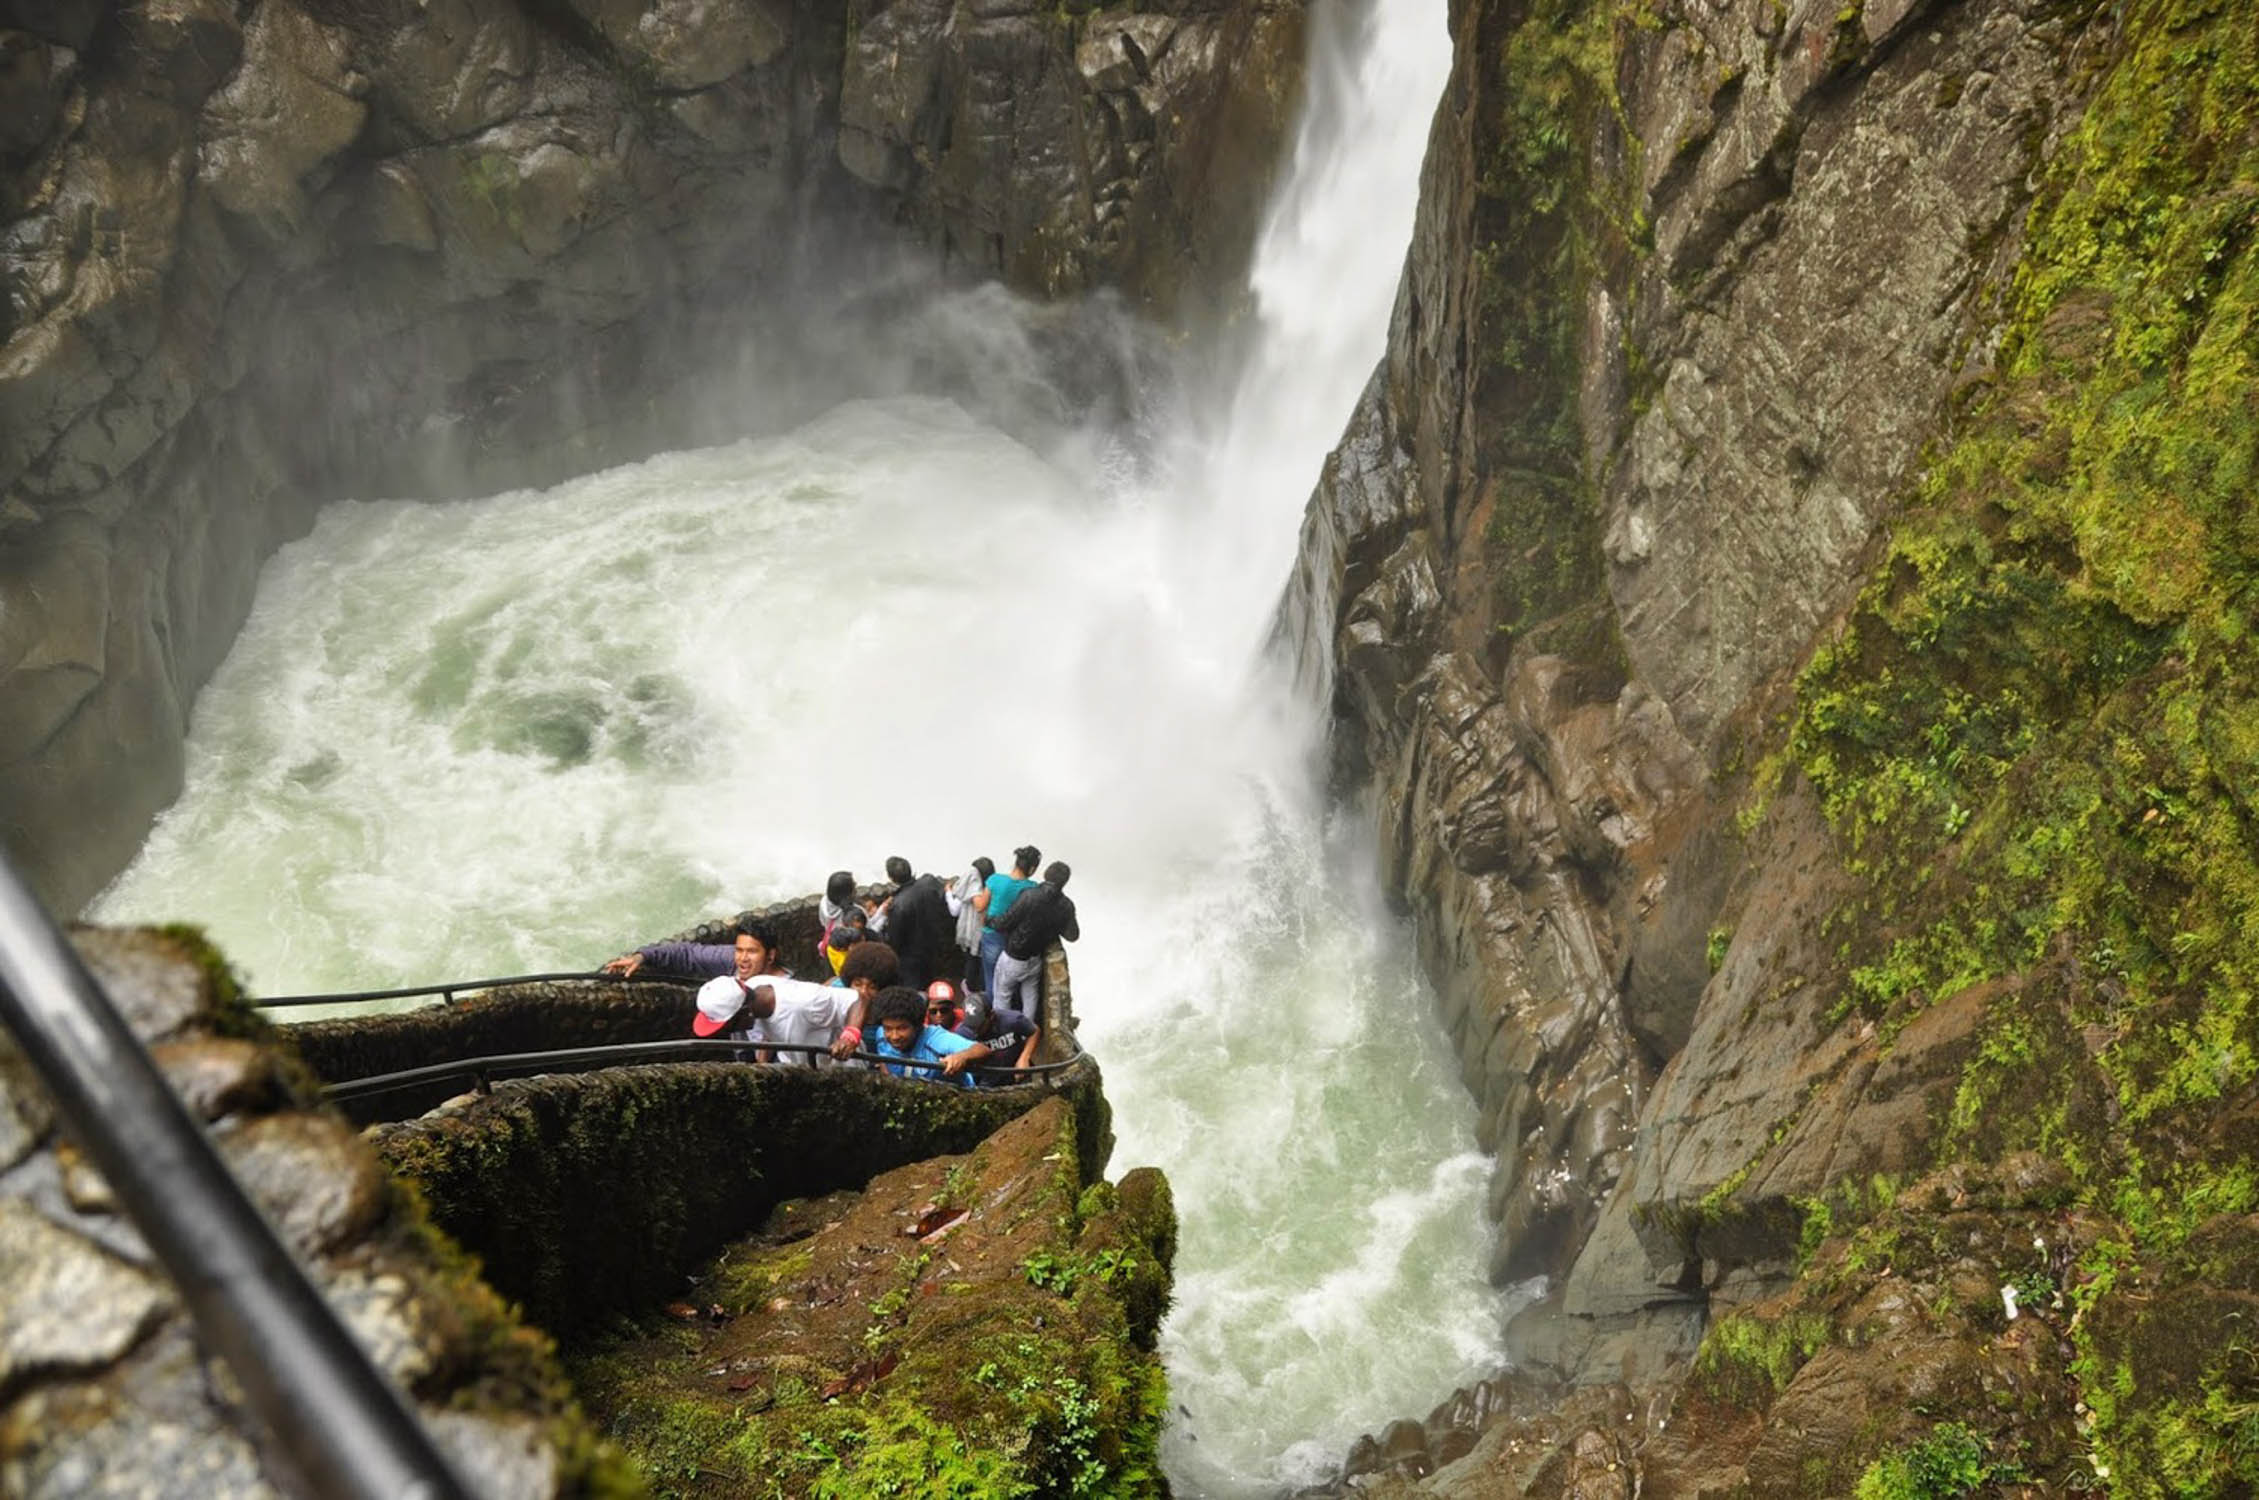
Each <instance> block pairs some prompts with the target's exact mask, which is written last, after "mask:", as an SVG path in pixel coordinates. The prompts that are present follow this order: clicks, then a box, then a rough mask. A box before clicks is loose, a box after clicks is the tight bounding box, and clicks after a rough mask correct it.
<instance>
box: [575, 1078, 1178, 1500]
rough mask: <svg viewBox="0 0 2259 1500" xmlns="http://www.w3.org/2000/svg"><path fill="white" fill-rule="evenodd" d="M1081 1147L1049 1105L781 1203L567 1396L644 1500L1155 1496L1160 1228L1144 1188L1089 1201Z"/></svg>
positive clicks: (1101, 1193) (1150, 1182)
mask: <svg viewBox="0 0 2259 1500" xmlns="http://www.w3.org/2000/svg"><path fill="white" fill-rule="evenodd" d="M1078 1134H1079V1127H1078V1125H1077V1122H1076V1118H1075V1115H1074V1113H1073V1111H1072V1109H1071V1108H1070V1107H1069V1106H1068V1103H1067V1101H1065V1100H1060V1099H1053V1100H1050V1101H1047V1102H1046V1103H1044V1104H1043V1105H1041V1106H1040V1107H1039V1108H1037V1109H1036V1110H1034V1111H1032V1112H1031V1113H1029V1114H1027V1115H1024V1116H1022V1117H1021V1118H1020V1119H1018V1120H1016V1121H1014V1122H1013V1123H1011V1124H1009V1125H1007V1126H1005V1127H1004V1128H1003V1129H1001V1130H999V1131H997V1132H996V1133H995V1134H994V1135H992V1136H990V1137H989V1138H988V1139H987V1140H985V1141H983V1142H982V1143H980V1145H979V1146H978V1147H977V1148H976V1149H975V1150H973V1151H972V1152H970V1153H969V1154H966V1155H963V1156H956V1157H942V1158H937V1159H934V1160H930V1161H925V1162H920V1163H916V1164H913V1165H910V1166H907V1167H903V1168H900V1169H898V1170H895V1171H892V1172H889V1173H885V1174H882V1175H881V1176H879V1177H878V1178H876V1179H875V1180H873V1181H872V1182H871V1183H870V1184H869V1185H868V1186H867V1187H865V1188H863V1189H861V1190H859V1191H851V1192H842V1193H838V1194H833V1195H830V1196H828V1197H826V1198H823V1199H821V1200H795V1201H792V1202H788V1203H786V1204H783V1205H781V1206H780V1208H779V1209H778V1211H777V1213H776V1214H775V1215H774V1216H773V1217H772V1218H771V1219H770V1220H769V1222H768V1223H767V1224H765V1225H764V1226H763V1227H762V1229H761V1231H760V1232H759V1233H756V1234H755V1235H753V1236H751V1237H749V1238H747V1239H744V1240H741V1241H739V1242H737V1243H735V1244H732V1245H731V1246H730V1247H728V1248H727V1249H726V1250H725V1251H724V1252H723V1253H722V1254H721V1256H720V1257H718V1258H717V1259H716V1260H715V1261H714V1262H712V1263H711V1264H710V1265H709V1267H708V1268H707V1269H706V1271H705V1272H704V1274H703V1275H702V1276H701V1277H700V1279H699V1280H698V1282H697V1285H696V1287H695V1288H694V1289H693V1292H692V1294H691V1296H690V1298H689V1299H688V1300H687V1301H686V1302H684V1303H682V1304H680V1305H678V1306H676V1307H675V1308H674V1309H673V1310H672V1312H671V1313H659V1314H657V1315H647V1316H645V1317H643V1318H642V1319H640V1320H638V1321H635V1322H632V1323H630V1324H627V1325H624V1326H622V1327H620V1328H618V1329H617V1330H615V1331H614V1332H612V1333H610V1334H608V1335H606V1336H604V1337H601V1338H596V1339H591V1340H588V1341H585V1342H584V1343H583V1344H582V1345H581V1346H580V1347H579V1349H578V1350H577V1352H576V1353H575V1354H574V1355H573V1356H572V1362H573V1367H574V1371H575V1378H576V1380H577V1382H578V1384H579V1386H580V1389H581V1391H582V1393H583V1395H584V1396H585V1397H586V1399H587V1400H588V1401H589V1403H590V1405H591V1407H592V1408H593V1409H594V1411H595V1412H596V1413H597V1414H598V1416H599V1418H600V1419H601V1420H602V1421H603V1422H604V1423H605V1426H606V1431H607V1432H608V1433H609V1434H610V1435H611V1436H612V1437H614V1438H616V1439H617V1440H618V1441H620V1442H621V1443H622V1444H623V1445H625V1446H626V1447H627V1448H628V1450H629V1451H630V1452H632V1453H634V1454H635V1455H636V1456H637V1458H638V1459H639V1461H641V1462H642V1463H643V1465H644V1467H645V1469H646V1472H648V1473H649V1474H650V1475H651V1477H652V1480H653V1483H654V1485H655V1486H656V1488H657V1490H658V1492H659V1493H660V1494H662V1495H674V1494H682V1495H689V1494H698V1495H714V1496H740V1495H742V1496H754V1495H761V1496H768V1495H778V1494H785V1495H813V1496H860V1495H887V1494H903V1493H916V1494H925V1495H963V1496H968V1497H969V1496H1008V1495H1124V1496H1135V1495H1151V1494H1163V1493H1166V1486H1165V1483H1164V1482H1163V1480H1162V1479H1161V1477H1160V1474H1159V1470H1158V1464H1157V1458H1156V1451H1155V1450H1156V1444H1157V1441H1158V1435H1159V1430H1160V1424H1161V1421H1162V1419H1163V1417H1164V1415H1165V1413H1166V1409H1167V1402H1166V1389H1165V1383H1164V1381H1163V1379H1162V1375H1161V1371H1160V1366H1159V1363H1158V1361H1157V1360H1156V1359H1155V1357H1154V1356H1153V1354H1152V1352H1151V1334H1152V1323H1151V1321H1150V1319H1151V1318H1152V1317H1155V1316H1157V1313H1158V1310H1159V1307H1160V1306H1165V1301H1166V1295H1167V1290H1166V1289H1167V1271H1166V1265H1167V1255H1168V1250H1169V1247H1170V1245H1171V1244H1172V1243H1173V1240H1174V1236H1175V1219H1174V1215H1173V1214H1172V1213H1171V1212H1170V1211H1169V1209H1168V1206H1167V1194H1166V1188H1165V1185H1161V1184H1158V1182H1157V1178H1158V1174H1156V1173H1150V1172H1148V1173H1144V1174H1137V1173H1133V1174H1132V1175H1131V1180H1126V1181H1125V1183H1124V1185H1123V1190H1122V1192H1121V1193H1120V1194H1117V1193H1116V1192H1115V1191H1114V1190H1112V1189H1109V1188H1106V1187H1105V1186H1103V1185H1102V1184H1096V1183H1090V1182H1087V1181H1086V1180H1085V1179H1084V1177H1083V1176H1082V1173H1081V1171H1080V1168H1079V1166H1078V1165H1077V1163H1078V1162H1079V1160H1080V1152H1079V1151H1078V1150H1077V1140H1076V1138H1077V1136H1078ZM1062 1168H1064V1170H1061V1169H1062ZM1125 1200H1127V1201H1126V1202H1125ZM1130 1205H1135V1206H1130ZM1156 1284H1157V1286H1158V1295H1159V1298H1160V1303H1159V1304H1158V1305H1155V1306H1153V1307H1151V1308H1149V1309H1147V1310H1146V1311H1145V1312H1144V1313H1140V1312H1139V1311H1136V1310H1133V1307H1132V1304H1133V1303H1136V1302H1140V1301H1143V1300H1145V1299H1147V1298H1149V1297H1150V1296H1152V1295H1153V1291H1154V1288H1155V1286H1156Z"/></svg>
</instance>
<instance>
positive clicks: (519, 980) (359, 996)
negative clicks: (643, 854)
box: [251, 969, 689, 1010]
mask: <svg viewBox="0 0 2259 1500" xmlns="http://www.w3.org/2000/svg"><path fill="white" fill-rule="evenodd" d="M655 977H659V978H664V977H665V976H655ZM568 979H580V980H596V981H599V982H606V983H615V984H624V983H627V982H628V981H626V980H619V979H614V978H613V976H611V975H609V974H606V973H605V972H604V971H603V970H601V969H573V970H570V971H568V972H564V973H558V974H505V975H503V976H502V977H501V978H499V979H453V980H448V981H446V982H445V983H441V984H416V985H410V986H408V987H407V988H406V989H399V990H348V991H343V992H341V993H338V994H335V995H277V996H275V997H274V998H273V999H271V1000H254V1001H252V1002H251V1003H252V1004H254V1005H256V1006H258V1007H259V1008H260V1009H261V1010H266V1009H269V1008H271V1007H274V1006H281V1005H351V1004H354V1003H355V1002H357V1001H361V1000H412V999H414V998H415V997H416V996H418V995H443V996H445V997H446V998H447V999H448V1000H450V1001H452V1000H453V999H454V998H455V995H456V992H457V991H461V990H492V989H500V988H501V987H502V986H503V985H506V984H551V983H555V982H556V981H558V980H568ZM637 982H638V983H648V982H649V981H637ZM688 982H689V981H688V980H687V979H685V980H684V983H688Z"/></svg>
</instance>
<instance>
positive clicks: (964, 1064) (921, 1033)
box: [876, 984, 989, 1089]
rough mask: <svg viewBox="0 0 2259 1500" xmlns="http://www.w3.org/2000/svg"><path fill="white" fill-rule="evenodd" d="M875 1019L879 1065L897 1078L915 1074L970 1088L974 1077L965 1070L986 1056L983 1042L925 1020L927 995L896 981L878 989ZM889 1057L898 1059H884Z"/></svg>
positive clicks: (986, 1052) (986, 1049) (938, 1081)
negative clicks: (935, 1065)
mask: <svg viewBox="0 0 2259 1500" xmlns="http://www.w3.org/2000/svg"><path fill="white" fill-rule="evenodd" d="M878 1023H879V1042H878V1047H877V1049H876V1050H877V1052H878V1055H879V1057H880V1059H881V1061H880V1063H879V1066H880V1067H882V1068H884V1069H885V1070H886V1071H887V1072H889V1073H892V1074H893V1075H894V1076H895V1077H897V1078H907V1077H910V1076H912V1075H913V1074H914V1075H916V1076H917V1077H920V1078H930V1079H932V1080H933V1081H934V1082H936V1083H948V1084H954V1085H956V1086H957V1087H958V1088H961V1089H969V1088H971V1087H972V1086H973V1080H972V1075H971V1074H970V1073H969V1072H967V1071H966V1070H967V1069H968V1068H970V1067H971V1066H972V1065H973V1064H974V1063H977V1062H979V1061H981V1060H982V1059H983V1058H985V1057H987V1056H988V1052H989V1049H988V1048H987V1046H985V1045H984V1044H982V1043H980V1042H976V1041H973V1040H971V1039H970V1038H968V1037H961V1036H959V1035H957V1033H955V1032H954V1031H949V1030H946V1029H944V1028H943V1027H940V1026H929V1025H928V1024H926V997H925V996H924V995H922V994H920V993H918V992H917V991H916V990H914V989H911V988H910V987H909V986H908V985H901V984H898V985H896V986H895V987H894V988H892V989H889V990H881V991H880V992H879V997H878ZM890 1057H891V1058H899V1059H901V1061H900V1062H887V1061H884V1059H886V1058H890ZM904 1062H926V1063H939V1064H940V1067H939V1068H908V1067H904V1066H903V1065H902V1064H903V1063H904Z"/></svg>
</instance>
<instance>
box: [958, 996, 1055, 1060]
mask: <svg viewBox="0 0 2259 1500" xmlns="http://www.w3.org/2000/svg"><path fill="white" fill-rule="evenodd" d="M993 1014H994V1015H995V1017H996V1021H995V1025H994V1027H993V1028H992V1029H991V1031H990V1034H989V1035H987V1036H985V1037H984V1036H976V1035H974V1034H973V1023H972V1022H970V1021H967V1022H965V1023H964V1024H963V1025H962V1026H959V1027H958V1028H957V1035H959V1036H961V1037H964V1038H965V1039H966V1040H968V1041H975V1042H979V1043H980V1044H981V1045H982V1046H984V1047H986V1048H988V1057H987V1059H986V1060H985V1061H982V1062H977V1063H975V1064H973V1066H974V1067H976V1068H979V1069H981V1070H983V1071H986V1070H988V1069H991V1068H1010V1067H1013V1066H1015V1065H1017V1064H1018V1062H1019V1060H1020V1049H1021V1048H1022V1047H1025V1046H1026V1045H1027V1044H1028V1038H1029V1037H1031V1036H1034V1035H1035V1032H1036V1025H1035V1022H1034V1021H1032V1020H1030V1019H1029V1018H1028V1017H1026V1016H1024V1015H1022V1014H1020V1012H1018V1011H1016V1010H999V1011H996V1012H994V1013H993Z"/></svg>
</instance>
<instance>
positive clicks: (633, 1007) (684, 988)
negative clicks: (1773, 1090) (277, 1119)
mask: <svg viewBox="0 0 2259 1500" xmlns="http://www.w3.org/2000/svg"><path fill="white" fill-rule="evenodd" d="M696 994H697V991H696V989H695V988H694V987H692V986H691V985H689V984H687V983H683V984H677V983H671V982H659V983H640V982H629V983H621V982H620V981H617V980H588V981H585V982H566V983H557V984H538V985H517V986H513V987H511V988H510V989H507V990H495V991H492V992H490V993H487V994H482V995H473V996H471V997H470V998H468V999H464V1000H459V1001H457V1002H455V1003H454V1004H452V1005H433V1006H427V1007H425V1008H424V1009H422V1010H413V1011H404V1012H401V1013H399V1014H395V1015H385V1016H364V1017H356V1018H354V1019H351V1020H342V1021H311V1022H308V1023H307V1024H305V1025H303V1026H293V1027H289V1028H288V1029H287V1030H286V1031H285V1032H284V1034H285V1035H286V1036H288V1037H289V1038H290V1039H291V1041H293V1042H294V1043H296V1044H297V1047H298V1053H299V1056H301V1057H303V1058H305V1059H306V1064H307V1066H308V1067H311V1068H312V1069H313V1070H314V1071H315V1072H316V1073H317V1074H319V1075H320V1076H321V1079H322V1081H323V1082H325V1083H342V1082H344V1081H346V1080H348V1079H353V1078H370V1077H374V1076H375V1075H377V1074H379V1073H397V1072H401V1071H403V1070H405V1069H408V1068H420V1067H423V1066H425V1065H426V1064H428V1063H435V1062H442V1061H446V1060H448V1059H452V1058H458V1057H491V1056H495V1055H498V1054H502V1053H508V1052H538V1051H548V1050H554V1049H556V1048H560V1047H607V1046H613V1045H617V1044H621V1043H627V1042H657V1041H672V1040H675V1039H677V1038H681V1037H687V1036H689V1035H690V1034H691V1033H690V1019H691V1016H692V1015H693V1013H695V1011H696V1010H697V1005H696V1001H695V996H696ZM450 1092H452V1090H450Z"/></svg>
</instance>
